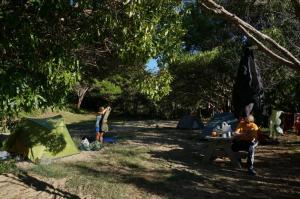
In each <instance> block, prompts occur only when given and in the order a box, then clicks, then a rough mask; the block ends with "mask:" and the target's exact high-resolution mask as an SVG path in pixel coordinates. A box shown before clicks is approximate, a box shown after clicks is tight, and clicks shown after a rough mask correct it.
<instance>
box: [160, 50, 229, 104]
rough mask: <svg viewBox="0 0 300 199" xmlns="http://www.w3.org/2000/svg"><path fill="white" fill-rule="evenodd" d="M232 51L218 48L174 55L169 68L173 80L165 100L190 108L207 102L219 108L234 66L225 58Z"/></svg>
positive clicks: (223, 102) (227, 97)
mask: <svg viewBox="0 0 300 199" xmlns="http://www.w3.org/2000/svg"><path fill="white" fill-rule="evenodd" d="M234 50H235V49H234V48H232V47H231V48H221V47H219V48H215V49H212V50H211V51H205V52H199V53H196V54H193V55H192V54H189V53H187V54H184V55H182V56H180V57H178V58H177V60H178V61H177V62H174V63H173V64H171V65H170V67H169V68H170V72H171V74H172V76H173V77H174V81H173V82H172V84H171V88H172V92H171V93H170V96H168V98H167V99H166V100H171V101H172V102H174V103H176V104H177V105H179V106H181V107H185V108H190V109H197V108H205V107H206V106H207V103H208V102H211V103H213V104H214V105H216V106H220V107H221V106H222V105H224V104H227V101H228V100H230V99H231V88H232V85H233V80H234V72H233V71H234V69H233V68H232V67H233V66H232V65H231V64H232V63H227V59H230V57H231V56H232V52H234Z"/></svg>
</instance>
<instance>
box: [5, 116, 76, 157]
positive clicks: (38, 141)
mask: <svg viewBox="0 0 300 199" xmlns="http://www.w3.org/2000/svg"><path fill="white" fill-rule="evenodd" d="M5 148H6V150H7V151H9V152H11V153H16V154H21V155H23V156H24V157H25V158H28V159H30V160H31V161H33V162H38V161H40V160H42V159H54V158H60V157H64V156H69V155H73V154H76V153H79V150H78V148H77V147H76V145H75V144H74V142H73V140H72V138H71V136H70V134H69V132H68V129H67V128H66V125H65V123H64V120H63V117H62V116H61V115H57V116H54V117H50V118H43V119H37V118H24V119H22V121H21V123H20V125H19V127H18V128H17V130H16V131H15V132H14V133H12V134H11V135H10V136H9V137H8V140H7V141H6V142H5Z"/></svg>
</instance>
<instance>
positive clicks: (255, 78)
mask: <svg viewBox="0 0 300 199" xmlns="http://www.w3.org/2000/svg"><path fill="white" fill-rule="evenodd" d="M262 97H263V85H262V80H261V76H260V73H259V69H258V67H257V65H256V64H255V60H254V54H253V49H251V47H250V46H249V44H245V46H244V47H243V55H242V58H241V61H240V65H239V68H238V72H237V77H236V81H235V84H234V87H233V92H232V103H233V109H234V114H235V116H236V117H237V118H239V117H241V116H242V117H246V116H248V115H249V114H250V113H251V111H252V108H253V111H255V110H260V109H261V108H262Z"/></svg>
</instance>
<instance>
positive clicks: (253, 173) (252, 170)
mask: <svg viewBox="0 0 300 199" xmlns="http://www.w3.org/2000/svg"><path fill="white" fill-rule="evenodd" d="M248 174H249V175H250V176H256V172H255V171H254V169H248Z"/></svg>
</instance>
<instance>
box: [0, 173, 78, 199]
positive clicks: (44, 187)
mask: <svg viewBox="0 0 300 199" xmlns="http://www.w3.org/2000/svg"><path fill="white" fill-rule="evenodd" d="M5 176H6V177H8V178H15V180H17V181H19V182H22V183H24V184H25V185H26V186H27V187H30V188H32V189H34V190H36V191H38V192H39V191H42V192H46V193H48V194H51V195H53V196H54V198H57V197H62V198H69V199H76V198H78V199H80V197H79V196H77V195H74V194H71V193H69V192H66V191H64V190H61V189H58V188H55V187H54V186H53V185H51V184H48V183H46V182H43V181H41V180H39V179H37V178H35V177H32V176H29V175H27V174H26V173H22V174H19V175H18V176H17V177H14V176H11V175H5Z"/></svg>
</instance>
